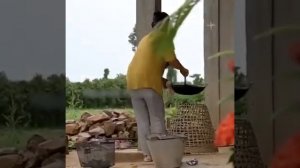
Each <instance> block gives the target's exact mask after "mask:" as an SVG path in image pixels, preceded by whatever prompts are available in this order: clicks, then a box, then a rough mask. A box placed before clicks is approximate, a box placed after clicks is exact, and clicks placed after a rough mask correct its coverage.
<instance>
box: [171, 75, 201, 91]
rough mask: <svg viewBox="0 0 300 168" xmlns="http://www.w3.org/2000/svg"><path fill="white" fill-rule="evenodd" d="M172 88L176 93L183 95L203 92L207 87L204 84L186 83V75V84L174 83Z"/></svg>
mask: <svg viewBox="0 0 300 168" xmlns="http://www.w3.org/2000/svg"><path fill="white" fill-rule="evenodd" d="M172 88H173V90H174V92H175V93H177V94H181V95H195V94H198V93H200V92H202V91H203V90H204V89H205V87H203V86H195V85H188V84H186V77H184V84H183V85H182V84H180V85H172Z"/></svg>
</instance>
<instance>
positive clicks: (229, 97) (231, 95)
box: [218, 94, 234, 104]
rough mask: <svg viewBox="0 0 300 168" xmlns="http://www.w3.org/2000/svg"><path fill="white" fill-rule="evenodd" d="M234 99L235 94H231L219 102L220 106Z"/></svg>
mask: <svg viewBox="0 0 300 168" xmlns="http://www.w3.org/2000/svg"><path fill="white" fill-rule="evenodd" d="M232 99H234V94H230V95H229V96H226V97H223V98H222V99H221V100H219V101H218V104H222V103H224V102H226V101H229V100H232Z"/></svg>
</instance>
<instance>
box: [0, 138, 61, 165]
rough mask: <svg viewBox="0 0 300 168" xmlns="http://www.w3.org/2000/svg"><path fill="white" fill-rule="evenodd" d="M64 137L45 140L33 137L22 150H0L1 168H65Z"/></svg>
mask: <svg viewBox="0 0 300 168" xmlns="http://www.w3.org/2000/svg"><path fill="white" fill-rule="evenodd" d="M65 146H66V141H65V136H62V137H57V138H54V139H46V138H44V137H42V136H40V135H37V134H36V135H33V136H32V137H31V138H29V139H28V141H27V145H26V147H25V148H24V149H17V148H13V147H10V148H0V163H1V166H0V167H3V168H37V167H41V168H61V167H65V152H66V150H65Z"/></svg>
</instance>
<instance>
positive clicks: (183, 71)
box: [180, 68, 189, 77]
mask: <svg viewBox="0 0 300 168" xmlns="http://www.w3.org/2000/svg"><path fill="white" fill-rule="evenodd" d="M180 73H181V74H182V75H183V76H184V77H187V76H188V75H189V70H188V69H185V68H182V69H181V70H180Z"/></svg>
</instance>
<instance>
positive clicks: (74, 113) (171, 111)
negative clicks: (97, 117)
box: [66, 108, 176, 120]
mask: <svg viewBox="0 0 300 168" xmlns="http://www.w3.org/2000/svg"><path fill="white" fill-rule="evenodd" d="M103 110H109V111H116V112H125V113H127V114H129V115H131V116H134V112H133V109H130V108H123V109H121V108H119V109H109V108H107V109H67V110H66V120H78V119H80V116H81V115H82V114H83V113H85V112H88V113H90V114H99V113H102V112H103ZM175 113H176V108H167V109H166V117H173V116H174V115H175Z"/></svg>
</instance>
